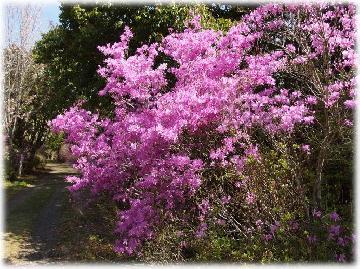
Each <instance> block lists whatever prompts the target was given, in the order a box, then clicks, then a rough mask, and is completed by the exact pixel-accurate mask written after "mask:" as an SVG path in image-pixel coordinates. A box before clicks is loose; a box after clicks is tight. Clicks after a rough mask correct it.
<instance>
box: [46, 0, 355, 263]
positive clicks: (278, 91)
mask: <svg viewBox="0 0 360 269" xmlns="http://www.w3.org/2000/svg"><path fill="white" fill-rule="evenodd" d="M354 16H355V8H354V6H353V5H325V4H324V5H281V4H277V5H265V6H260V7H259V8H257V9H256V10H254V11H252V12H251V13H249V14H248V15H246V16H244V17H243V19H242V20H241V21H240V22H239V23H238V24H236V25H234V26H233V27H231V28H230V29H229V30H228V31H227V32H222V31H216V30H212V29H206V28H203V27H202V25H201V18H200V16H194V17H193V19H192V20H191V21H189V22H187V27H186V29H185V30H184V31H183V32H172V33H170V34H169V35H168V36H166V37H164V38H163V39H162V41H161V42H159V43H152V44H146V45H143V46H141V47H139V48H138V49H137V50H136V52H135V53H133V54H129V51H128V47H129V42H130V41H131V39H132V38H133V33H132V31H131V29H130V28H127V27H125V29H124V32H123V33H122V35H121V37H120V41H119V42H117V43H114V44H108V45H107V46H103V47H99V50H100V51H101V52H102V53H103V54H104V55H105V56H107V59H106V60H105V62H104V65H103V66H101V67H99V70H98V73H99V75H100V76H102V77H103V78H104V79H105V80H106V86H105V87H104V88H103V89H101V90H100V91H99V94H100V95H110V96H111V97H112V100H113V103H114V105H115V109H114V111H113V116H112V117H109V118H101V117H100V116H99V114H97V113H94V112H90V111H87V110H85V109H84V108H82V105H83V101H79V102H78V103H77V104H75V105H74V106H73V107H71V108H69V110H67V111H66V112H64V113H63V114H62V115H59V116H58V117H57V118H56V119H54V120H53V121H52V122H51V126H52V129H53V130H54V131H55V132H64V133H65V136H66V142H67V143H69V144H70V145H71V152H72V154H73V155H74V156H75V158H76V159H77V162H76V164H75V168H77V169H78V170H79V171H80V173H81V175H80V176H78V177H74V176H71V177H68V181H69V182H72V183H73V185H72V186H71V187H70V188H69V189H70V191H71V192H73V193H74V195H77V196H80V197H82V200H84V197H85V198H87V199H90V200H91V199H96V197H97V196H99V195H101V194H103V193H106V194H107V195H109V197H112V199H113V201H114V202H116V204H117V208H118V212H117V214H118V220H117V224H116V229H115V234H116V238H117V239H116V242H115V250H116V251H117V252H120V253H126V254H128V255H133V254H136V255H139V256H141V255H144V251H143V250H144V249H143V246H144V245H146V246H148V245H149V244H151V242H155V241H158V240H160V239H161V238H163V237H161V236H165V238H166V234H168V235H169V238H172V240H170V241H169V244H173V245H172V246H176V248H177V249H178V250H179V251H182V250H184V251H185V252H186V251H188V252H189V247H188V246H189V245H192V244H198V243H199V244H200V243H201V242H205V241H204V240H208V239H209V238H214V236H215V238H218V237H219V236H220V238H222V239H221V240H220V241H216V242H217V243H214V244H213V245H212V246H211V247H212V248H214V246H216V244H217V245H219V244H220V245H221V246H222V247H224V246H225V245H226V244H228V246H230V249H231V248H235V250H234V251H235V252H236V246H238V245H239V244H237V243H236V242H243V243H244V242H246V244H248V245H249V246H254V242H255V241H256V238H258V239H257V240H262V241H261V242H263V244H265V245H266V244H267V245H266V246H269V245H270V244H271V245H274V246H276V244H278V246H280V245H281V244H280V243H276V242H278V241H272V240H276V236H275V233H276V231H277V230H279V229H280V227H281V225H286V227H287V229H292V228H289V227H294V225H295V226H296V227H297V229H302V232H301V236H300V235H299V236H298V237H297V238H300V239H301V240H302V241H301V242H303V243H301V244H300V249H302V250H304V249H307V248H308V247H309V246H308V245H307V244H315V241H316V240H315V239H311V240H309V239H308V236H315V235H313V234H306V233H305V234H304V233H303V232H304V231H305V230H306V229H308V228H306V227H309V225H310V226H314V227H315V226H316V221H317V220H316V219H315V218H314V214H313V212H318V211H319V212H320V211H321V212H323V208H324V206H325V207H327V205H326V204H324V199H323V196H324V195H323V188H324V165H325V161H326V158H327V156H329V155H331V154H332V152H333V149H334V148H335V145H336V144H338V143H339V141H346V139H349V137H350V139H351V133H352V127H351V126H352V110H353V108H354V106H355V101H354V99H355V92H354V87H355V78H354V63H355V53H354V46H355V44H354V43H355V41H354V38H355V32H354V26H355V21H354ZM314 210H315V211H314ZM295 223H296V224H295ZM302 223H304V224H302ZM305 223H306V224H305ZM316 236H318V237H319V235H316ZM346 236H347V237H346V238H347V239H346V240H345V239H344V240H345V241H344V249H342V250H341V251H340V250H337V251H336V253H335V252H334V251H333V250H331V249H329V248H324V249H326V251H328V252H329V253H330V254H329V255H328V254H326V255H325V256H326V258H325V260H336V259H337V260H339V261H345V260H349V259H351V250H350V251H349V250H346V249H345V245H346V246H348V245H349V244H350V243H349V242H350V241H351V240H349V239H348V237H349V238H350V237H351V231H348V232H347V234H346ZM284 238H286V237H284ZM343 238H345V237H343ZM284 240H285V241H286V240H287V239H284ZM289 240H290V239H289ZM336 240H339V239H338V238H337V239H336ZM165 241H166V240H165ZM210 241H211V240H210ZM280 241H281V240H280ZM280 241H279V242H280ZM171 242H172V243H171ZM194 242H195V243H194ZM219 242H220V243H219ZM251 242H253V243H251ZM267 242H269V243H267ZM273 242H275V243H273ZM281 242H283V241H281ZM289 242H290V241H289ZM164 244H166V243H164ZM251 244H253V245H251ZM329 244H330V243H329ZM265 245H264V246H265ZM145 249H146V248H145ZM170 249H171V246H169V251H170ZM247 251H248V250H247ZM324 251H325V250H324ZM331 251H332V252H331ZM195 252H196V251H195ZM299 253H301V250H299ZM326 253H327V252H326ZM184 255H185V254H184V253H182V254H181V253H179V255H178V257H184ZM249 255H250V254H249ZM289 255H290V254H289ZM291 255H292V254H291ZM339 255H340V256H339ZM185 256H186V255H185ZM190 256H191V257H195V256H196V254H194V255H193V254H192V255H190ZM300 256H301V255H300ZM300 256H296V257H295V256H294V257H293V258H292V259H293V260H303V259H308V260H311V259H313V260H317V259H318V260H321V259H322V258H320V256H316V257H315V256H314V257H315V258H311V257H309V256H306V255H305V254H304V255H303V256H302V257H303V258H302V257H300ZM219 257H220V258H221V259H225V258H226V257H224V256H221V255H220V256H219ZM239 257H242V258H243V259H244V257H243V254H241V255H240V256H239ZM255 257H256V256H255ZM304 257H305V258H304ZM170 259H177V258H176V257H175V256H174V257H171V258H170ZM179 259H180V258H179ZM254 259H256V258H254ZM279 259H280V260H287V259H286V258H285V257H284V256H282V257H281V258H279ZM289 259H290V260H291V257H290V258H289ZM240 260H241V259H240ZM245 260H246V259H245ZM270 260H271V259H270ZM275 260H276V259H275ZM265 261H266V259H265Z"/></svg>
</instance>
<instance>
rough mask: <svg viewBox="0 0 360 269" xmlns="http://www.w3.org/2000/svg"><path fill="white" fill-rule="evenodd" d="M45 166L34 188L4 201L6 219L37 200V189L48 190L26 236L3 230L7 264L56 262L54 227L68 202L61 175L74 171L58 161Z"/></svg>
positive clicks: (22, 191) (64, 175)
mask: <svg viewBox="0 0 360 269" xmlns="http://www.w3.org/2000/svg"><path fill="white" fill-rule="evenodd" d="M45 168H46V172H45V173H42V174H40V175H39V177H38V180H37V181H36V182H37V184H36V185H35V186H34V187H32V188H27V189H24V190H21V191H19V192H18V193H16V194H15V195H14V196H13V197H12V198H11V199H10V201H9V202H7V204H6V216H7V217H6V219H8V218H9V217H10V216H11V215H12V214H14V213H13V212H15V211H19V209H21V207H22V206H23V205H24V203H26V202H27V201H29V199H36V195H37V193H38V192H37V191H38V190H40V189H48V190H49V191H51V195H50V196H49V199H48V200H47V201H46V203H44V204H43V206H42V207H41V208H38V209H36V212H37V215H36V216H35V218H34V219H35V220H34V222H33V223H32V229H31V232H30V234H29V235H28V236H26V237H25V238H24V237H23V236H22V237H20V236H18V235H16V234H11V233H9V232H6V233H5V236H4V239H5V242H6V243H5V246H6V247H7V248H10V249H12V251H6V255H5V261H6V262H8V263H10V264H19V265H20V264H21V265H23V264H49V263H54V262H56V251H55V246H56V243H57V241H56V238H57V236H56V227H57V225H58V223H59V220H60V218H61V213H62V208H63V206H64V203H66V202H67V199H66V197H67V190H66V188H65V187H66V182H65V180H64V177H66V176H67V175H70V174H75V173H76V171H75V170H74V169H72V168H71V166H70V165H67V164H58V163H51V164H47V165H46V167H45ZM18 221H19V222H21V221H22V220H21V219H19V220H18ZM9 228H11V227H9Z"/></svg>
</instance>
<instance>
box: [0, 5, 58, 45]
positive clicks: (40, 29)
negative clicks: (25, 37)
mask: <svg viewBox="0 0 360 269" xmlns="http://www.w3.org/2000/svg"><path fill="white" fill-rule="evenodd" d="M29 4H31V5H32V3H31V2H28V1H26V0H24V1H23V2H21V1H6V2H5V3H3V4H2V5H1V8H2V10H1V11H2V12H3V14H4V15H3V16H4V17H3V18H4V20H3V22H5V24H6V21H7V19H8V18H15V19H11V24H10V25H12V26H11V28H12V29H13V30H12V34H10V37H11V39H12V40H17V37H18V36H19V25H20V19H19V16H15V17H14V16H11V15H10V13H9V12H8V10H7V7H8V6H13V7H21V6H24V5H29ZM35 6H36V7H37V8H40V14H39V18H38V22H37V25H36V30H35V31H34V35H33V38H32V40H31V42H30V46H32V45H33V44H34V43H35V42H36V41H38V40H40V39H41V34H42V33H46V32H47V31H49V29H50V28H51V26H55V25H58V24H59V14H60V1H59V0H52V1H44V2H40V3H36V4H35ZM3 30H4V31H5V32H4V37H5V36H7V28H6V26H5V27H4V29H3ZM6 40H7V39H6V38H5V40H4V41H5V44H3V45H4V46H6V43H7V42H6Z"/></svg>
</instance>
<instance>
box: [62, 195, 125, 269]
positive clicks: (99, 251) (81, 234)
mask: <svg viewBox="0 0 360 269" xmlns="http://www.w3.org/2000/svg"><path fill="white" fill-rule="evenodd" d="M73 205H74V204H70V203H67V205H66V208H65V209H64V212H63V218H62V223H61V224H60V225H59V228H60V229H59V231H58V234H59V236H60V238H59V241H60V244H59V245H58V249H59V251H61V252H62V256H64V257H67V259H68V260H70V261H76V262H112V263H114V262H131V260H129V258H125V257H124V256H122V255H119V254H117V253H115V252H114V250H113V245H114V241H115V236H114V234H113V231H114V228H115V227H114V223H115V221H114V220H115V218H116V216H115V210H114V208H113V205H111V204H109V203H108V202H106V199H103V200H100V201H97V202H96V203H95V202H94V203H91V204H90V205H89V206H88V207H86V208H84V209H83V210H81V211H80V210H79V209H76V208H75V207H74V206H73Z"/></svg>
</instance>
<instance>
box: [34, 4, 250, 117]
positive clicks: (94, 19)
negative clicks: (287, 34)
mask: <svg viewBox="0 0 360 269" xmlns="http://www.w3.org/2000/svg"><path fill="white" fill-rule="evenodd" d="M60 10H61V13H60V25H59V26H57V27H54V28H53V29H52V30H50V31H49V32H48V33H46V34H45V35H44V36H43V38H42V39H41V40H40V41H39V42H37V44H36V47H35V59H36V61H37V62H39V63H43V64H46V66H47V67H46V73H47V77H48V80H49V81H48V82H49V87H51V88H52V89H53V91H55V92H56V98H55V99H54V100H53V102H54V104H53V106H52V107H53V108H54V116H55V115H56V114H57V113H58V112H61V110H62V109H63V108H65V107H68V106H69V105H71V104H72V103H73V102H75V100H77V99H78V98H79V97H80V98H81V97H82V98H84V99H86V100H87V101H88V102H87V105H88V106H89V107H95V106H96V108H99V109H100V111H109V110H110V109H109V107H110V106H111V103H110V102H109V99H107V98H104V97H103V98H101V99H99V98H98V91H99V90H100V89H101V87H103V85H104V81H103V80H102V79H101V78H100V77H99V76H98V75H97V72H96V70H97V68H98V66H99V65H100V64H102V62H103V60H104V58H103V56H102V55H101V53H99V51H98V49H97V47H98V46H100V45H105V44H108V43H113V42H116V41H117V40H118V38H119V36H120V34H121V33H122V31H123V29H124V27H125V25H127V26H129V27H131V28H132V30H133V32H134V38H133V40H132V41H131V44H130V53H133V52H134V51H135V49H136V48H137V47H139V46H140V45H141V44H146V43H150V42H156V41H160V40H161V38H162V37H163V36H165V35H167V34H168V33H169V28H172V29H174V30H181V29H183V27H184V22H185V20H187V19H188V18H190V16H191V15H192V14H194V13H199V14H201V15H202V18H203V23H204V25H205V26H206V27H211V28H216V29H220V30H227V29H228V28H229V27H230V26H231V25H232V24H233V23H234V20H237V19H238V18H239V17H241V16H242V15H243V14H245V13H246V12H248V11H249V8H238V7H236V8H235V7H231V6H227V9H226V8H224V7H221V6H220V5H208V6H205V5H196V6H194V5H146V6H128V5H110V4H103V5H78V4H77V5H61V7H60ZM163 60H164V59H163Z"/></svg>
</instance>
